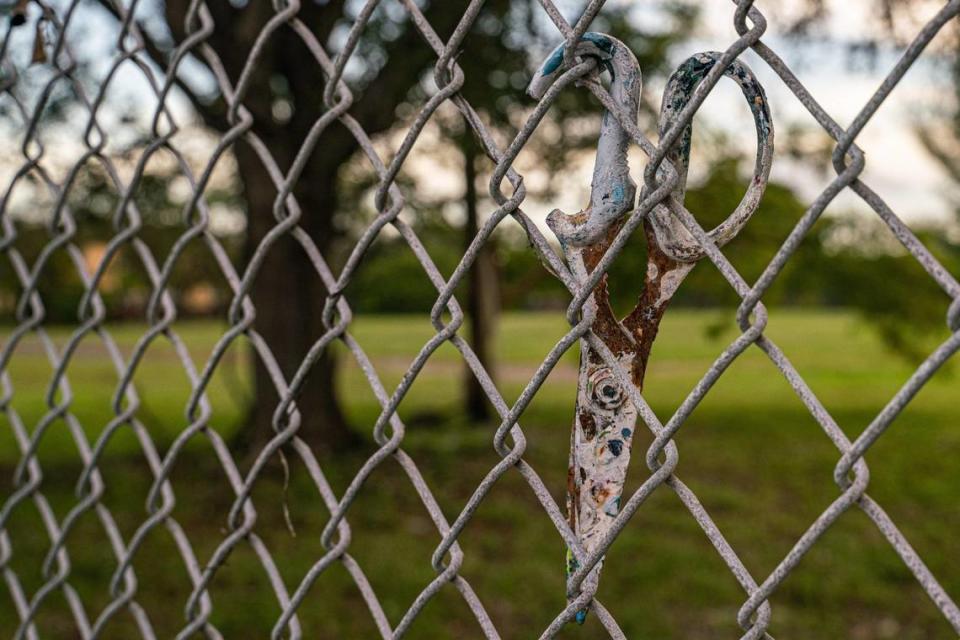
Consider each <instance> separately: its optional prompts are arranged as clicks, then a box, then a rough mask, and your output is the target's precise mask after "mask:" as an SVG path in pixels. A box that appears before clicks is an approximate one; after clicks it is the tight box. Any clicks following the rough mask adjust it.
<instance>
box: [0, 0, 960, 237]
mask: <svg viewBox="0 0 960 640" xmlns="http://www.w3.org/2000/svg"><path fill="white" fill-rule="evenodd" d="M878 2H879V0H826V5H827V15H828V19H826V20H825V21H823V23H821V24H819V25H818V27H817V29H815V30H814V31H813V33H812V34H811V37H810V38H807V39H803V40H797V39H788V38H784V37H783V36H782V35H779V34H780V33H782V29H783V26H784V24H785V23H787V22H788V21H789V19H790V17H791V16H792V15H796V13H797V12H798V11H800V10H801V9H802V7H803V6H805V5H804V4H802V3H801V2H800V1H799V0H781V1H780V2H777V1H776V0H757V4H756V6H757V7H758V8H759V9H760V10H761V11H762V12H763V13H764V14H765V15H767V16H769V17H770V26H769V29H768V32H767V34H765V37H764V38H763V40H764V42H765V43H766V44H768V45H769V46H771V47H772V48H773V49H774V50H776V51H777V52H778V53H779V54H780V55H781V57H783V59H784V60H785V61H786V62H787V64H788V65H789V66H790V67H791V69H793V70H794V72H795V73H796V74H797V75H798V76H799V78H800V79H801V80H802V81H803V83H804V84H805V85H806V86H807V88H808V89H809V91H810V92H811V93H812V95H813V96H814V97H815V98H816V99H817V100H818V101H819V102H820V104H821V105H822V106H823V107H824V108H825V109H826V110H827V111H828V112H829V113H830V114H831V115H832V116H833V117H834V119H835V120H836V121H837V122H839V123H840V125H841V126H846V125H848V124H849V123H850V122H851V121H852V120H853V119H854V117H855V115H856V113H857V112H858V111H859V109H860V108H861V107H862V105H863V104H864V103H865V102H866V101H867V100H868V98H869V96H870V95H871V94H872V93H873V92H874V91H875V90H876V88H877V87H878V86H879V84H880V82H881V81H882V79H883V77H884V75H885V74H886V72H887V71H888V70H889V68H890V67H892V66H893V64H894V63H895V61H896V59H897V57H898V56H899V54H900V50H899V49H898V48H897V47H895V46H888V47H886V48H881V50H880V52H879V55H878V56H877V57H876V58H875V60H874V62H875V64H873V65H869V64H855V62H856V61H855V60H853V61H852V59H851V57H850V56H849V55H848V46H849V45H850V44H851V43H855V42H858V41H863V40H866V39H868V38H875V37H877V36H878V34H883V35H885V32H884V31H883V27H882V25H881V23H880V21H879V17H878V13H877V5H878ZM583 4H584V2H583V0H577V1H576V2H573V1H561V2H558V5H559V6H560V7H561V8H562V9H563V10H564V12H565V15H567V16H568V18H570V17H573V16H575V15H576V14H577V12H578V11H579V10H580V8H581V7H582V6H583ZM616 4H629V5H630V6H631V7H634V9H633V11H634V15H635V19H636V20H637V21H638V23H646V24H651V23H652V24H656V21H658V20H662V13H661V12H660V11H659V10H658V9H657V6H658V2H631V1H630V0H610V5H616ZM701 6H702V11H703V14H702V19H701V21H700V24H699V26H698V28H697V30H696V31H695V32H694V33H691V34H689V37H688V39H687V41H685V42H683V43H682V44H680V45H679V46H677V47H676V49H675V54H674V55H675V58H676V59H675V60H674V61H673V62H674V63H675V64H679V63H680V62H681V61H682V60H683V59H684V58H686V57H687V56H689V55H690V54H692V53H694V52H697V51H704V50H722V49H725V48H726V47H727V46H729V44H730V43H731V42H733V41H734V40H735V39H736V38H737V34H736V32H735V30H734V28H733V20H732V16H733V9H734V5H733V3H732V2H727V1H725V0H706V1H704V2H703V3H702V5H701ZM913 6H915V7H916V11H915V12H916V18H917V25H919V24H922V21H923V20H925V19H926V18H929V17H930V16H931V15H933V13H934V12H935V11H936V10H937V8H938V7H939V6H942V5H941V4H940V3H938V2H925V1H924V0H919V1H918V2H917V3H916V4H914V5H913ZM86 20H87V22H86V23H84V24H83V26H84V27H85V29H86V30H87V31H88V32H89V33H90V34H95V35H93V37H92V38H89V39H87V40H86V41H85V43H84V44H83V45H82V46H87V47H95V46H103V47H106V48H107V49H109V48H110V47H111V46H112V44H113V42H114V39H115V35H114V34H113V33H112V32H111V25H112V20H111V19H110V18H107V17H106V16H102V17H101V18H97V17H96V15H95V14H93V13H91V14H90V17H88V18H87V19H86ZM100 22H102V23H103V24H100ZM915 28H918V27H916V26H911V25H907V26H906V27H905V29H904V34H901V35H905V34H906V33H908V32H909V33H912V30H915ZM28 31H32V29H24V32H23V33H22V34H18V37H21V38H23V39H25V40H26V39H29V38H30V37H31V35H32V34H30V33H28ZM943 35H944V34H941V36H940V39H942V38H943ZM558 41H559V38H558ZM97 43H99V45H98V44H97ZM937 44H938V41H937V40H935V41H934V43H933V45H932V47H931V50H930V51H929V53H930V55H928V56H926V57H924V58H921V60H920V61H919V62H918V63H917V64H916V65H915V66H914V67H913V68H911V70H910V71H909V72H908V74H907V76H906V77H905V78H904V80H903V81H902V83H901V85H900V86H899V87H898V88H897V89H896V90H895V91H894V92H893V94H892V95H891V96H890V98H889V99H888V100H887V101H886V102H885V103H884V105H883V106H882V107H881V109H880V111H879V112H878V113H877V115H876V116H875V118H874V119H873V120H872V121H871V123H870V124H869V125H868V126H867V128H866V129H865V130H864V131H863V133H862V134H861V135H860V137H859V138H858V140H857V143H858V145H859V146H860V147H861V148H862V149H863V150H864V151H865V153H866V158H867V165H866V170H865V172H864V174H863V176H862V179H863V180H864V181H865V182H866V183H867V184H869V185H870V186H871V187H872V188H873V189H874V190H876V191H877V192H878V193H879V194H880V195H881V197H883V198H884V199H885V200H886V201H887V203H888V204H889V205H890V206H891V207H892V208H893V209H894V211H896V212H897V213H898V214H900V215H901V216H902V217H903V218H904V219H906V220H908V221H921V220H946V219H948V218H949V217H950V216H951V215H952V211H953V206H952V205H951V202H956V199H955V198H956V197H957V195H958V193H957V191H958V186H957V185H955V184H952V183H951V182H950V180H949V179H948V177H947V176H946V175H945V173H944V171H943V170H942V169H941V168H940V166H939V165H938V164H937V162H936V161H934V160H933V159H932V158H931V157H930V156H929V154H928V153H927V152H926V151H925V150H924V149H923V147H922V146H921V144H920V143H919V140H918V137H917V135H916V127H917V126H919V125H921V124H924V123H928V122H932V121H934V119H932V118H931V114H933V113H935V112H936V111H937V110H938V109H943V108H944V103H943V101H944V100H945V99H947V98H950V97H952V96H953V91H952V90H950V89H951V88H950V87H949V85H948V82H949V80H947V79H945V78H946V77H945V74H943V73H942V71H943V70H944V68H945V63H946V60H945V59H944V58H945V57H944V56H938V55H937V52H936V47H937ZM26 50H27V51H29V48H28V47H27V48H26ZM742 59H743V60H744V61H746V62H747V64H748V65H749V66H751V67H752V68H753V69H754V71H755V72H756V74H757V76H758V78H759V79H760V82H761V84H762V85H763V86H764V87H765V89H766V93H767V96H768V99H769V103H770V105H771V111H772V114H773V119H774V123H775V125H776V129H777V141H778V143H779V145H781V149H782V147H783V146H785V144H786V143H787V142H788V141H789V140H788V136H787V133H788V131H789V129H790V128H791V127H794V126H800V127H805V128H808V129H809V130H811V131H817V130H818V125H817V124H816V123H815V121H814V120H813V118H812V117H811V116H810V115H809V114H808V113H807V112H806V111H805V109H804V108H803V106H802V105H801V104H800V103H799V101H798V100H797V99H796V97H795V96H793V94H792V93H790V92H789V90H788V89H787V88H786V86H785V85H784V84H783V82H782V81H781V80H780V79H779V78H778V77H777V76H776V75H775V74H774V73H773V72H772V71H771V70H770V69H769V68H768V67H767V66H766V64H765V63H764V62H763V61H762V60H760V59H759V58H758V56H756V55H755V54H753V53H752V52H750V51H748V52H746V53H745V54H744V55H743V57H742ZM104 60H105V66H106V65H107V64H108V62H107V61H108V60H109V57H108V56H104ZM861 62H862V61H861ZM32 73H39V72H37V71H32ZM115 85H116V91H117V94H118V99H124V100H129V99H134V100H146V101H147V102H150V101H149V99H146V98H143V97H142V96H148V95H149V91H148V90H147V87H146V86H144V85H145V83H144V81H143V79H142V77H141V76H140V74H139V71H137V70H136V69H134V68H129V69H121V72H120V73H119V74H118V77H117V80H115ZM662 89H663V87H662V83H661V84H657V83H656V82H653V83H651V84H650V85H649V86H645V87H644V92H645V95H646V97H647V99H648V100H650V101H652V102H654V103H657V102H659V96H660V95H661V93H662ZM138 96H139V97H138ZM532 105H533V101H532V100H531V102H530V106H531V107H532ZM174 106H175V107H177V111H178V112H179V117H180V118H181V119H186V115H185V114H186V106H185V105H183V104H179V103H177V102H176V101H174ZM745 106H746V105H745V104H744V101H743V97H742V95H741V94H740V93H739V91H738V89H737V88H736V86H735V85H734V83H732V82H730V81H729V80H721V82H720V84H719V85H718V87H717V88H716V89H715V90H714V91H713V92H712V94H711V96H710V97H709V98H708V99H707V101H706V103H705V104H704V106H703V108H702V109H701V110H700V112H698V115H697V118H696V120H695V128H696V129H697V130H698V131H701V130H702V131H710V132H717V131H720V132H723V133H724V135H725V137H726V138H727V139H728V140H729V143H730V144H732V145H735V146H736V147H737V148H740V149H741V150H743V152H744V153H745V154H747V155H750V154H752V153H753V149H754V145H755V140H756V138H755V133H754V130H753V124H752V120H751V117H750V114H749V111H748V110H747V109H746V108H745ZM145 107H148V108H145V111H147V110H148V111H149V112H151V113H152V111H153V108H154V105H153V104H152V103H150V104H149V105H146V104H145ZM101 119H102V120H109V114H108V113H104V114H102V117H101ZM103 124H104V125H105V126H106V127H107V128H108V129H110V130H111V131H112V132H115V131H117V130H118V129H117V128H116V127H111V123H109V122H104V123H103ZM641 124H642V125H644V126H645V128H646V130H647V131H648V135H649V136H650V137H651V138H654V139H655V129H656V126H655V123H652V122H646V123H641ZM113 135H116V134H115V133H113ZM4 137H5V138H7V145H9V144H10V142H11V140H10V138H9V137H7V136H4ZM59 140H60V141H61V142H62V145H61V146H62V148H61V150H60V159H61V160H62V161H64V162H63V164H65V165H68V163H67V162H66V161H67V159H69V158H71V157H75V154H77V153H79V152H81V151H82V149H81V148H80V147H79V145H78V144H77V143H78V140H75V141H74V144H73V145H72V146H73V148H72V149H71V148H69V147H70V146H71V144H70V142H69V139H68V137H66V136H62V137H60V138H59ZM387 146H388V147H389V146H391V145H389V144H388V145H387ZM4 155H7V154H4ZM55 155H56V154H53V153H51V155H50V156H48V158H50V160H51V161H54V160H55V159H56V158H55ZM199 155H203V154H202V153H200V154H199ZM434 157H435V156H434ZM631 158H632V165H631V166H632V170H633V174H634V176H635V179H636V180H637V181H638V182H639V181H640V176H641V174H642V167H643V162H644V158H643V156H642V154H641V153H640V152H639V150H637V149H634V150H633V151H632V153H631ZM537 161H538V159H537V158H531V157H529V156H526V157H525V156H521V158H520V162H519V163H518V165H519V166H520V167H521V170H523V167H526V168H527V169H530V168H535V167H536V166H537V163H538V162H537ZM4 164H5V163H4ZM751 164H752V163H746V165H747V166H746V168H749V165H751ZM592 165H593V158H592V154H590V153H585V154H584V155H583V157H582V158H581V161H580V162H579V163H578V164H577V166H576V167H575V168H574V169H573V170H572V171H571V175H570V176H569V179H565V180H564V181H563V184H564V185H565V186H564V188H562V189H561V191H560V193H558V194H557V195H556V198H555V199H553V200H551V202H537V201H536V200H534V199H532V198H531V199H530V200H529V201H528V202H527V203H525V210H526V211H527V212H528V213H529V214H530V215H531V216H532V217H533V218H534V219H535V220H537V221H538V222H541V223H542V221H543V219H544V218H545V216H546V214H547V213H548V212H549V211H550V210H551V209H553V208H554V207H557V208H561V209H563V210H565V211H571V212H573V211H577V210H579V209H580V208H581V207H582V206H584V205H585V204H586V202H587V200H588V196H589V185H590V174H591V171H592ZM703 166H704V163H703V161H702V159H701V156H700V155H698V144H697V142H696V140H695V143H694V152H693V168H692V171H691V180H692V181H694V182H695V181H696V180H697V179H698V175H699V174H702V173H703V171H702V168H703ZM407 167H408V172H409V173H410V174H411V175H413V176H416V175H417V174H422V175H430V176H431V178H432V179H431V180H430V181H425V182H429V183H430V184H433V185H445V186H441V187H440V191H441V192H442V191H444V190H449V192H450V193H449V194H447V195H454V194H457V193H460V192H462V185H461V182H460V181H461V176H460V172H459V170H457V169H456V168H455V167H451V166H449V163H446V165H445V164H444V163H443V162H439V163H438V162H437V161H436V160H435V159H432V158H431V152H430V151H429V145H427V146H426V150H423V149H420V150H419V152H415V153H414V154H413V156H412V157H411V159H410V161H409V163H408V165H407ZM12 168H14V167H12V166H11V167H5V168H4V167H0V173H2V174H8V173H9V169H12ZM698 169H700V171H699V174H698ZM533 173H535V171H534V172H533ZM440 176H446V177H447V179H440V180H438V179H437V177H440ZM3 177H4V176H0V179H2V178H3ZM700 177H702V176H700ZM832 177H833V176H832V174H828V175H824V174H822V173H821V172H819V171H818V170H816V169H815V168H814V166H813V165H812V163H809V162H797V161H792V160H791V159H790V158H789V157H787V155H786V154H785V153H783V152H782V151H781V152H780V153H777V155H776V156H775V160H774V163H773V171H772V179H774V180H777V181H780V182H784V183H786V184H788V185H790V186H792V187H793V188H794V189H795V190H797V192H798V193H799V194H800V195H801V197H802V198H803V199H804V200H806V201H808V202H809V201H812V200H813V199H814V198H815V197H816V196H817V194H819V193H820V191H822V189H823V188H824V187H826V186H827V184H829V182H830V180H831V179H832ZM531 179H535V176H531ZM3 181H4V182H6V180H3ZM24 197H26V194H24ZM486 204H487V205H488V206H487V207H486V208H487V210H488V211H492V209H493V206H492V203H489V202H488V203H486ZM851 210H853V211H866V210H867V209H866V206H865V205H864V204H863V203H862V202H860V201H859V199H858V198H857V197H856V196H855V195H854V194H853V193H852V192H849V191H847V192H845V193H843V194H841V195H840V196H839V197H838V198H837V199H836V200H835V202H834V203H833V204H832V205H831V207H830V208H829V209H828V214H830V213H837V212H846V211H851Z"/></svg>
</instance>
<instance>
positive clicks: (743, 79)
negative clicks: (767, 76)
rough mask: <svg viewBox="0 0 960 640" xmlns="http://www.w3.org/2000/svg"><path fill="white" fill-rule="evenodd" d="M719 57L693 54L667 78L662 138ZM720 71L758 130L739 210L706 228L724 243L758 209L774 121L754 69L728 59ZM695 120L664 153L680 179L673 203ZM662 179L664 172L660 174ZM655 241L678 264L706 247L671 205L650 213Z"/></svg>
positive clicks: (682, 186)
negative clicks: (738, 91)
mask: <svg viewBox="0 0 960 640" xmlns="http://www.w3.org/2000/svg"><path fill="white" fill-rule="evenodd" d="M721 56H722V54H721V53H719V52H717V51H706V52H703V53H697V54H695V55H693V56H690V57H689V58H687V59H686V60H685V61H684V62H683V64H681V65H680V66H679V67H678V68H677V70H676V71H674V72H673V75H672V76H670V80H669V81H667V86H666V89H665V90H664V93H663V102H662V104H661V107H660V127H659V130H660V137H661V139H662V138H663V136H664V134H665V133H666V132H667V131H668V130H669V129H670V128H671V127H673V126H674V125H675V123H676V122H677V118H678V117H679V115H680V113H681V111H683V108H684V107H685V106H686V105H687V103H688V102H689V101H690V98H691V97H692V96H693V92H694V90H695V89H696V88H697V86H698V85H699V84H700V82H702V81H703V79H704V78H705V77H706V75H707V74H708V73H709V72H710V70H711V69H712V68H713V67H714V66H715V65H716V64H717V61H718V60H719V59H720V57H721ZM724 75H726V76H728V77H730V78H732V79H733V80H734V82H736V83H737V84H738V85H740V89H741V91H743V95H744V97H745V98H746V99H747V103H748V104H749V106H750V111H751V113H753V121H754V124H755V125H756V129H757V157H756V163H755V164H754V168H753V177H752V178H751V180H750V185H749V186H748V187H747V191H746V193H744V194H743V198H742V199H741V200H740V204H738V205H737V208H736V209H734V210H733V212H732V213H731V214H730V215H729V216H728V217H727V219H726V220H724V221H723V222H722V223H721V224H720V225H719V226H717V227H716V228H715V229H713V230H711V231H710V232H709V234H708V235H709V236H710V239H711V240H712V241H713V242H714V243H716V245H717V246H718V247H722V246H723V245H724V244H726V243H727V242H729V241H730V240H731V239H733V237H734V236H736V235H737V234H738V233H739V232H740V230H741V229H742V228H743V226H744V225H745V224H746V223H747V220H749V219H750V216H752V215H753V213H754V212H755V211H756V210H757V207H758V206H759V204H760V198H761V197H762V196H763V191H764V189H766V186H767V179H768V178H769V176H770V166H771V164H772V162H773V119H772V118H771V117H770V106H769V103H768V102H767V96H766V94H765V93H764V91H763V87H762V86H761V85H760V83H759V82H758V81H757V78H756V76H754V74H753V71H751V70H750V68H749V67H748V66H747V65H745V64H744V63H743V62H740V61H739V60H734V61H733V62H731V63H730V64H729V65H728V66H727V68H726V70H725V71H724ZM692 134H693V123H692V122H691V123H688V124H687V125H686V127H684V130H683V133H682V134H681V135H680V137H679V138H677V142H676V143H675V144H674V146H673V147H672V148H671V149H670V152H669V153H668V154H667V156H666V157H667V159H668V160H669V161H670V163H671V164H672V165H673V167H674V168H675V169H676V171H677V174H678V177H679V180H678V181H677V186H676V188H675V189H674V190H673V192H672V193H671V195H670V198H671V199H672V200H673V202H674V203H675V205H679V206H681V207H682V206H683V199H684V195H685V192H686V181H687V170H688V168H689V166H690V141H691V137H692ZM661 177H663V176H661ZM650 222H651V225H652V226H653V230H654V235H655V237H656V240H657V245H658V246H659V247H660V249H661V250H662V251H663V252H664V253H665V254H667V255H668V256H669V257H671V258H673V259H674V260H677V261H679V262H696V261H697V260H700V259H701V258H702V257H703V256H704V249H703V247H702V246H701V245H700V243H699V242H698V241H697V240H696V238H694V237H693V234H691V233H690V231H689V230H688V229H687V228H686V227H685V226H684V225H683V223H682V222H681V221H680V220H679V219H678V218H677V217H676V216H675V215H674V214H673V213H672V212H671V211H670V206H668V205H667V204H665V203H660V204H659V205H657V206H656V207H654V209H653V210H652V211H651V212H650Z"/></svg>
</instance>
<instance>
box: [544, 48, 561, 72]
mask: <svg viewBox="0 0 960 640" xmlns="http://www.w3.org/2000/svg"><path fill="white" fill-rule="evenodd" d="M562 62H563V45H560V46H559V47H557V48H556V49H554V50H553V53H551V54H550V57H549V58H547V61H546V62H544V63H543V69H541V70H540V73H542V74H543V75H545V76H548V75H550V74H551V73H553V72H554V71H556V70H557V69H559V68H560V63H562Z"/></svg>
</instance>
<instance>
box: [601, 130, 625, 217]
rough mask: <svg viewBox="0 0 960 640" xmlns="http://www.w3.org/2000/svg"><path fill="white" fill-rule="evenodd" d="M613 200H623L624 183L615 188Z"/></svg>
mask: <svg viewBox="0 0 960 640" xmlns="http://www.w3.org/2000/svg"><path fill="white" fill-rule="evenodd" d="M604 115H606V114H604ZM613 201H614V202H618V203H619V202H623V185H622V184H618V185H617V186H615V187H614V188H613Z"/></svg>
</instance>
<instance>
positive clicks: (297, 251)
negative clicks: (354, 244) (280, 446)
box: [236, 140, 357, 451]
mask: <svg viewBox="0 0 960 640" xmlns="http://www.w3.org/2000/svg"><path fill="white" fill-rule="evenodd" d="M270 148H271V151H272V152H273V153H274V155H275V156H277V155H278V154H280V155H282V149H283V147H282V144H280V142H279V141H278V140H273V141H271V144H270ZM278 149H279V151H278ZM236 153H237V162H238V169H239V173H240V176H241V179H242V181H243V189H244V196H245V198H246V202H247V206H248V207H249V214H248V216H247V220H248V225H249V227H248V229H247V249H246V254H247V258H248V259H249V258H250V257H251V256H252V255H253V252H254V251H255V250H256V248H257V246H258V245H259V244H260V242H261V241H262V240H263V237H264V236H265V235H266V234H267V232H269V230H270V229H271V228H272V227H273V226H274V225H275V224H276V218H275V217H274V215H273V212H272V208H273V201H274V199H275V198H276V193H277V192H276V189H274V186H273V184H272V182H271V181H270V179H269V177H268V176H267V174H266V171H265V170H264V168H263V166H262V165H261V163H260V161H259V159H258V158H257V157H256V155H255V153H254V152H253V150H252V149H251V148H250V147H249V146H248V145H246V144H245V143H240V144H238V145H237V147H236ZM277 159H278V161H280V162H281V163H285V162H286V159H283V158H279V157H278V158H277ZM281 166H283V165H282V164H281ZM296 195H297V198H298V201H299V203H300V206H301V208H302V209H303V219H302V220H301V224H302V226H304V228H306V230H307V231H308V233H310V236H311V237H312V238H313V240H314V242H316V244H317V246H318V248H319V249H320V251H321V253H322V254H323V255H324V257H325V258H327V259H328V260H329V258H330V249H331V244H332V242H331V239H332V237H333V235H334V234H333V230H332V218H333V214H332V212H333V211H334V210H335V207H336V173H335V172H332V173H330V174H329V175H327V176H314V175H311V176H304V177H303V179H302V180H301V181H300V182H299V183H298V188H297V190H296ZM326 294H327V292H326V289H325V287H324V286H323V283H322V282H321V280H320V277H319V275H318V274H317V273H316V271H315V270H314V269H313V266H312V265H311V264H310V261H309V260H308V258H307V256H306V254H305V252H304V250H303V249H302V248H301V247H300V245H299V243H297V242H296V241H295V240H293V239H292V238H290V237H289V236H283V237H281V238H280V239H279V240H277V241H276V243H275V244H274V245H273V247H272V248H271V250H270V251H269V252H268V253H267V257H266V259H265V260H264V262H263V265H262V266H261V268H260V271H259V273H258V275H257V277H256V279H255V281H254V283H253V287H252V290H251V294H250V297H251V300H252V302H253V304H254V307H255V309H256V319H255V320H254V323H253V328H254V329H255V330H256V331H257V332H258V333H259V334H260V335H261V336H262V337H263V339H264V341H265V342H266V344H267V345H268V346H269V348H270V350H271V351H272V353H273V355H274V357H275V358H276V360H277V363H278V365H279V367H280V369H281V371H282V372H283V375H284V377H285V378H286V380H287V381H289V380H290V379H291V378H292V377H293V375H294V373H295V372H296V370H297V368H298V367H299V366H300V363H301V362H302V361H303V358H304V356H306V354H307V352H308V351H309V349H310V347H311V346H312V345H313V343H314V342H316V340H317V339H319V338H320V336H321V335H323V331H324V328H323V324H322V321H321V313H322V310H323V304H324V299H325V297H326ZM250 351H251V357H252V358H253V363H252V364H253V373H254V398H253V404H252V406H251V408H250V413H249V415H248V417H247V424H246V426H245V427H244V429H243V430H242V431H241V433H239V434H238V436H237V445H238V447H239V448H245V449H248V450H254V451H255V450H257V449H259V448H260V447H261V446H262V445H263V444H264V443H265V442H266V441H267V440H269V438H270V437H272V436H273V434H274V428H273V413H274V411H275V410H276V407H277V403H278V400H279V398H278V396H277V393H276V390H275V388H274V385H273V382H272V380H271V379H270V375H269V373H268V371H267V368H266V367H265V366H264V364H263V362H262V361H261V359H260V358H259V356H258V355H257V354H256V352H255V351H254V350H253V349H252V348H251V350H250ZM336 383H337V376H336V357H335V355H334V354H333V353H332V352H331V349H330V348H328V349H326V350H325V351H324V352H323V354H322V355H321V357H320V359H319V360H318V361H317V362H316V363H315V364H314V365H313V367H312V370H311V372H310V375H309V377H308V378H307V380H306V382H305V384H304V385H303V388H302V389H301V391H300V393H299V395H298V398H297V407H298V409H299V410H300V419H301V423H300V430H299V432H298V435H299V436H300V437H301V438H302V439H304V440H305V441H306V442H307V443H309V444H310V445H311V446H312V447H314V449H315V450H318V451H332V450H339V449H343V448H346V447H348V446H350V445H352V444H354V443H355V442H356V440H357V436H356V435H355V434H354V433H353V432H351V431H350V429H349V426H348V424H347V421H346V419H345V417H344V414H343V411H342V409H341V407H340V404H339V401H338V398H339V396H338V394H337V388H336V386H337V384H336Z"/></svg>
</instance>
